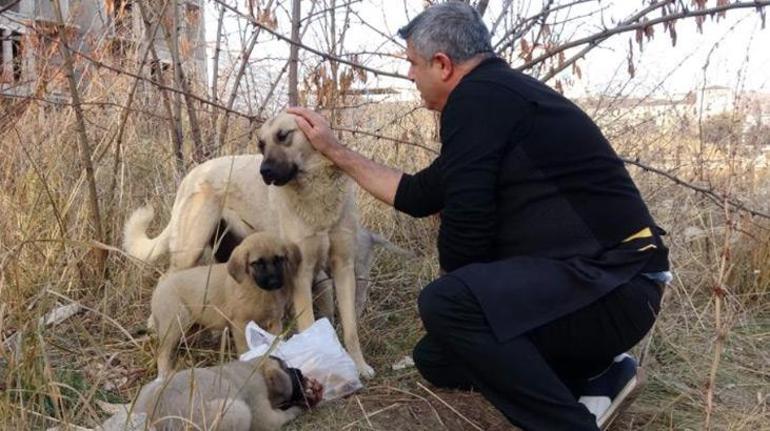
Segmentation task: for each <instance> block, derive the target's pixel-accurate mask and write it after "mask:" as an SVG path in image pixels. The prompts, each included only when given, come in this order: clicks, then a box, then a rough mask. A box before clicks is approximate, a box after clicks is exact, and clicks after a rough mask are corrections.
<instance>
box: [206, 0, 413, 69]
mask: <svg viewBox="0 0 770 431" xmlns="http://www.w3.org/2000/svg"><path fill="white" fill-rule="evenodd" d="M214 1H215V2H216V3H219V4H221V5H223V6H224V7H226V8H227V9H228V10H230V11H231V12H233V13H235V14H236V15H239V16H240V17H242V18H244V19H246V20H248V21H249V22H250V23H251V24H252V25H255V26H257V27H261V28H262V29H263V30H264V31H266V32H268V33H270V34H272V35H273V36H275V37H276V38H278V39H280V40H282V41H284V42H288V43H290V44H292V45H296V46H297V47H299V48H302V49H304V50H305V51H308V52H310V53H313V54H315V55H317V56H319V57H322V58H323V59H325V60H329V61H336V62H339V63H341V64H347V65H348V66H351V67H355V68H358V69H361V70H365V71H367V72H371V73H373V74H375V75H380V76H389V77H391V78H398V79H403V80H407V81H409V80H410V79H409V78H408V77H406V76H404V75H401V74H398V73H395V72H387V71H384V70H378V69H373V68H371V67H367V66H364V65H361V64H358V63H355V62H352V61H348V60H344V59H342V58H337V57H334V56H332V55H329V54H328V53H325V52H323V51H319V50H317V49H315V48H311V47H309V46H307V45H304V44H302V43H298V42H294V41H293V40H292V39H291V38H290V37H286V36H284V35H282V34H281V33H278V32H277V31H275V30H273V29H271V28H269V27H267V26H265V25H264V24H262V23H260V22H258V21H257V20H255V19H254V18H252V17H250V16H248V15H246V14H244V13H243V12H241V11H239V10H238V9H236V8H234V7H232V6H230V5H228V4H226V3H224V2H223V1H222V0H214Z"/></svg>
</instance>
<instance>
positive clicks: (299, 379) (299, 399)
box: [281, 368, 308, 410]
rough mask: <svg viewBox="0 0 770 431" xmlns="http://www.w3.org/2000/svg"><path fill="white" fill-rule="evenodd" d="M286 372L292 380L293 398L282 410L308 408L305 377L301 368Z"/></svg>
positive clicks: (283, 405)
mask: <svg viewBox="0 0 770 431" xmlns="http://www.w3.org/2000/svg"><path fill="white" fill-rule="evenodd" d="M286 372H288V373H289V377H290V378H291V398H289V399H288V400H287V401H286V402H284V403H283V404H282V405H281V409H282V410H286V409H288V408H289V407H292V406H301V407H308V403H307V400H305V376H303V375H302V371H300V370H299V368H287V369H286Z"/></svg>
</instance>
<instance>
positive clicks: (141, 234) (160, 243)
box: [123, 205, 171, 262]
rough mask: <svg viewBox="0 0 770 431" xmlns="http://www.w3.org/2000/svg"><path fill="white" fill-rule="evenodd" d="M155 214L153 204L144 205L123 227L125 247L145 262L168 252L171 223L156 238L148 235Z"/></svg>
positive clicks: (129, 252)
mask: <svg viewBox="0 0 770 431" xmlns="http://www.w3.org/2000/svg"><path fill="white" fill-rule="evenodd" d="M154 216H155V210H154V209H153V208H152V206H150V205H147V206H143V207H141V208H139V209H137V210H136V211H134V213H133V214H131V217H129V218H128V221H126V225H125V226H124V227H123V249H124V250H125V251H126V252H127V253H128V254H130V255H131V256H133V257H135V258H137V259H141V260H143V261H145V262H154V261H156V260H158V258H159V257H161V256H163V255H164V254H165V253H166V252H168V239H169V234H170V233H171V225H170V224H168V225H166V228H165V229H163V232H161V233H160V235H158V236H156V237H155V238H150V237H148V236H147V226H149V225H150V222H151V221H152V218H153V217H154Z"/></svg>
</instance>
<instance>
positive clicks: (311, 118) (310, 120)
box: [286, 107, 342, 156]
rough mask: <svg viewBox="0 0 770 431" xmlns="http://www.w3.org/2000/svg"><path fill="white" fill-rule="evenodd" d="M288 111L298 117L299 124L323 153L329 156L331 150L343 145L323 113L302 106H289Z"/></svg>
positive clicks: (312, 143)
mask: <svg viewBox="0 0 770 431" xmlns="http://www.w3.org/2000/svg"><path fill="white" fill-rule="evenodd" d="M286 111H287V112H288V113H289V114H292V115H294V116H295V117H296V118H297V126H298V127H299V128H300V130H302V133H304V134H305V136H307V138H308V140H309V141H310V144H311V145H312V146H313V147H314V148H315V149H316V150H318V151H319V152H320V153H321V154H323V155H325V156H328V155H329V152H331V151H333V150H334V149H338V148H340V147H342V144H340V142H339V141H338V140H337V138H335V137H334V133H333V132H332V129H331V127H329V122H328V121H326V119H325V118H324V117H323V116H322V115H321V114H319V113H317V112H315V111H312V110H310V109H307V108H300V107H293V108H289V109H287V110H286Z"/></svg>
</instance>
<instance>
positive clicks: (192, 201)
mask: <svg viewBox="0 0 770 431" xmlns="http://www.w3.org/2000/svg"><path fill="white" fill-rule="evenodd" d="M198 188H199V191H197V192H195V193H193V194H191V195H190V196H189V197H188V198H187V200H185V202H183V203H182V205H181V206H180V211H179V214H180V215H179V220H178V221H177V223H176V226H175V231H174V232H173V233H172V235H171V241H170V245H169V249H170V252H171V270H175V269H184V268H191V267H193V266H195V264H196V263H197V262H198V259H200V257H201V255H202V254H203V250H204V249H205V248H206V246H207V245H208V243H209V240H210V239H211V236H212V235H213V234H214V231H215V230H216V228H217V226H218V225H219V220H220V218H221V215H222V202H221V200H220V199H219V198H218V197H217V195H216V193H215V192H214V190H213V188H212V187H211V185H209V184H208V183H206V182H204V183H202V184H200V185H199V186H198Z"/></svg>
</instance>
